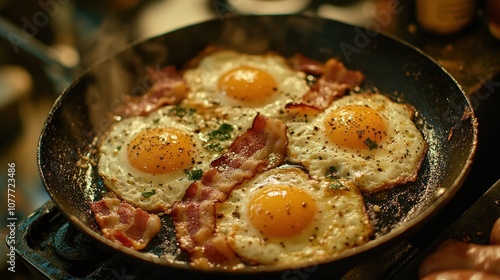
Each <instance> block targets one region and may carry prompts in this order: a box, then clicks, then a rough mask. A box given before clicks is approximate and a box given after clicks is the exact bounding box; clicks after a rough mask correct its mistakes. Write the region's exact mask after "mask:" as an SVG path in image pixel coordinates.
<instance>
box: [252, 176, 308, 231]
mask: <svg viewBox="0 0 500 280" xmlns="http://www.w3.org/2000/svg"><path fill="white" fill-rule="evenodd" d="M249 203H250V204H249V208H248V214H249V219H250V221H251V224H252V225H253V227H254V228H255V229H257V230H259V231H260V232H261V233H262V234H263V235H265V236H266V237H269V238H288V237H293V236H295V235H297V234H299V233H300V232H302V231H303V230H304V229H306V228H307V227H308V226H309V225H310V224H311V222H312V221H313V219H314V214H315V213H316V202H315V200H314V199H313V198H312V197H311V195H309V194H308V193H307V192H305V191H304V190H301V189H299V188H295V187H291V186H285V185H272V186H268V187H265V188H262V189H260V190H259V191H257V192H256V194H255V195H254V196H253V197H252V198H251V199H250V202H249Z"/></svg>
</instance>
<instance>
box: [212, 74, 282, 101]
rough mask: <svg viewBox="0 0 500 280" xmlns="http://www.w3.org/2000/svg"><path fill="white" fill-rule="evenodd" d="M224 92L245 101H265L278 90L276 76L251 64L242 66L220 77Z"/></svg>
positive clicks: (220, 86) (220, 85) (220, 87)
mask: <svg viewBox="0 0 500 280" xmlns="http://www.w3.org/2000/svg"><path fill="white" fill-rule="evenodd" d="M218 86H219V90H220V91H221V92H222V94H224V95H226V96H229V97H231V98H234V99H236V100H239V101H243V102H245V103H250V104H252V103H254V104H258V103H265V102H266V100H267V99H269V98H270V97H271V96H273V95H274V93H275V92H277V90H278V87H277V85H276V81H275V80H274V78H273V77H272V76H271V75H270V74H269V73H267V72H265V71H262V70H260V69H257V68H254V67H250V66H240V67H237V68H234V69H232V70H230V71H228V72H227V73H225V74H224V75H223V76H222V77H221V78H220V79H219V84H218Z"/></svg>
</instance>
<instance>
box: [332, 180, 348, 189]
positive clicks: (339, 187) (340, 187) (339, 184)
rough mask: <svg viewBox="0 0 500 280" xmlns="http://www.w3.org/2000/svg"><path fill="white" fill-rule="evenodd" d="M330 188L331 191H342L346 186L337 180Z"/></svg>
mask: <svg viewBox="0 0 500 280" xmlns="http://www.w3.org/2000/svg"><path fill="white" fill-rule="evenodd" d="M328 188H329V189H331V190H341V189H343V188H344V185H342V183H341V182H339V181H337V180H335V181H333V182H332V183H331V184H330V185H329V186H328Z"/></svg>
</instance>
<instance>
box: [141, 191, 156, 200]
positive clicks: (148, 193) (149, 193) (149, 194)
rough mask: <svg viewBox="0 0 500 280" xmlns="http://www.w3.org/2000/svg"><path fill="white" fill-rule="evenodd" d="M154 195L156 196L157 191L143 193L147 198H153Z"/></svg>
mask: <svg viewBox="0 0 500 280" xmlns="http://www.w3.org/2000/svg"><path fill="white" fill-rule="evenodd" d="M154 194H156V190H151V191H149V192H143V193H142V196H143V197H145V198H150V197H151V196H153V195H154Z"/></svg>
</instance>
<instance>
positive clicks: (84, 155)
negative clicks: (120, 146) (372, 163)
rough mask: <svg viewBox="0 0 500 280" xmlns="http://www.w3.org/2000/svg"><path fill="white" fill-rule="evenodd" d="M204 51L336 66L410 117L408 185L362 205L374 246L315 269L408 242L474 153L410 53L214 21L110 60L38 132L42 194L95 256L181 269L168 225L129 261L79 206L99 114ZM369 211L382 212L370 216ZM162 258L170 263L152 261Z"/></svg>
mask: <svg viewBox="0 0 500 280" xmlns="http://www.w3.org/2000/svg"><path fill="white" fill-rule="evenodd" d="M359 32H365V34H366V36H367V38H368V41H369V43H368V44H364V45H360V44H359V37H357V36H360V35H359V34H360V33H359ZM369 35H370V36H369ZM211 44H215V45H222V46H228V47H231V48H233V49H236V50H239V51H243V52H250V53H264V52H266V51H269V50H272V51H276V52H278V53H279V54H281V55H283V56H291V55H293V54H295V53H296V52H300V53H302V54H304V55H306V56H308V57H311V58H315V59H317V60H321V61H325V60H326V59H328V58H330V57H336V58H338V59H340V60H341V61H343V62H344V63H345V65H346V67H347V68H349V69H359V70H361V71H362V72H363V73H364V74H365V76H366V80H365V82H364V87H365V89H366V90H377V91H379V92H380V93H383V94H385V95H388V96H389V97H391V98H392V99H393V100H397V101H401V102H406V103H409V104H411V105H413V106H414V107H415V108H416V110H417V112H418V115H417V119H416V124H417V126H418V128H419V129H420V130H421V131H422V133H423V134H424V138H425V139H426V141H427V142H428V144H429V150H428V153H427V155H426V158H425V160H424V162H423V166H422V169H421V170H420V173H419V176H418V179H417V180H416V182H414V183H410V184H406V185H403V186H398V187H396V188H393V189H390V190H387V191H383V192H380V193H377V194H374V195H369V196H366V197H365V201H366V204H367V209H368V211H369V214H370V218H371V219H372V222H373V223H374V227H375V230H376V233H375V238H374V240H372V241H370V242H369V243H367V244H365V245H362V246H359V247H357V248H354V249H351V250H347V251H346V252H345V253H342V254H339V255H338V256H332V258H331V259H330V260H328V262H329V264H325V265H320V266H319V267H318V269H323V270H325V271H333V270H335V269H338V267H342V269H346V267H347V266H349V265H353V264H354V263H355V262H356V261H357V260H360V259H362V258H366V257H367V256H371V255H373V254H374V253H375V252H376V251H377V250H383V248H384V247H385V246H386V245H388V244H390V243H392V242H394V241H395V240H397V239H400V238H402V237H403V236H405V235H408V234H411V233H413V232H415V231H416V230H418V227H419V226H420V225H422V223H424V222H425V221H426V219H428V218H429V217H430V216H432V215H434V214H436V212H438V211H439V209H440V208H441V207H442V206H443V205H444V204H445V203H446V202H447V201H448V200H449V199H450V198H451V197H452V196H453V195H454V194H455V193H456V191H457V190H458V188H459V187H460V185H461V184H462V182H463V180H464V178H465V176H466V174H467V171H468V169H469V165H470V164H471V160H472V157H473V155H474V151H475V146H476V138H477V135H476V134H477V131H476V120H475V117H474V116H473V113H472V109H471V108H470V104H469V103H468V101H467V98H466V97H465V96H464V93H463V91H462V90H461V88H460V86H459V85H457V83H456V82H455V80H454V79H453V78H451V77H450V76H449V75H448V73H446V72H445V71H444V70H443V69H442V68H441V67H440V66H439V65H437V64H436V63H435V62H434V61H432V60H431V59H429V58H428V57H427V56H426V55H424V54H422V53H421V52H420V51H418V50H416V49H415V48H413V47H412V46H409V45H407V44H406V43H404V42H401V41H399V40H397V39H395V38H392V37H389V36H385V35H381V34H377V35H375V34H373V32H369V33H368V32H367V31H364V30H362V29H360V28H358V27H353V26H350V25H346V24H343V23H339V22H335V21H332V20H326V19H319V18H312V17H307V16H300V15H294V16H249V17H235V18H229V19H226V20H224V21H219V20H214V21H209V22H205V23H201V24H197V25H193V26H189V27H186V28H183V29H180V30H177V31H174V32H171V33H168V34H165V35H161V36H158V37H155V38H151V39H149V40H146V41H143V42H139V43H136V44H134V45H131V46H128V47H127V48H125V49H124V50H123V51H121V52H118V53H116V54H113V55H111V56H110V57H109V58H108V59H105V60H104V61H103V62H101V63H99V64H97V65H95V66H94V67H92V68H91V69H89V70H88V71H87V72H85V73H84V74H83V75H82V76H81V77H80V78H79V79H78V80H77V81H75V82H74V83H73V84H72V86H71V87H70V88H69V89H67V90H66V91H65V92H64V93H63V94H62V95H61V96H60V98H59V99H58V100H57V101H56V103H55V105H54V107H53V109H52V111H51V113H50V115H49V117H48V119H47V121H46V123H45V126H44V129H43V131H42V134H41V137H40V142H39V154H38V162H39V170H40V173H41V177H42V180H43V182H44V185H45V187H46V189H47V191H48V192H49V194H50V195H51V197H52V199H53V200H54V202H55V203H56V205H57V206H58V207H59V208H60V209H61V211H62V212H63V213H64V214H65V215H66V216H67V217H68V219H69V220H70V221H71V222H72V223H73V224H74V225H75V226H76V227H77V228H79V229H80V230H82V231H83V232H85V233H87V234H88V235H90V236H92V237H93V238H95V239H96V240H97V241H99V242H100V243H102V244H103V245H104V246H105V247H107V248H109V249H111V250H114V251H115V252H117V253H120V254H124V255H126V256H128V257H132V258H133V259H138V260H142V261H145V262H146V263H151V264H154V265H157V266H166V267H169V268H172V267H174V268H180V269H181V270H184V269H186V268H187V269H189V267H188V266H187V265H186V262H185V261H186V259H187V256H186V255H185V254H184V253H182V252H179V251H178V250H177V246H176V242H175V233H174V230H173V229H174V227H173V224H172V222H171V220H170V218H169V216H164V217H162V224H163V228H162V231H161V232H160V234H159V236H158V237H157V238H156V239H154V240H153V241H152V243H151V245H150V246H149V247H148V248H149V249H148V252H136V251H133V250H131V249H128V248H123V247H121V246H119V245H117V244H114V243H113V242H111V241H109V240H107V239H105V238H104V237H103V236H101V234H100V231H99V229H98V227H97V225H96V224H95V221H94V218H93V217H92V213H91V212H90V208H89V203H91V202H92V201H96V200H99V199H100V198H102V196H103V195H104V194H105V193H106V189H105V188H104V186H103V183H102V181H101V179H100V178H99V176H98V175H97V170H96V163H97V160H98V159H97V153H96V148H97V145H98V143H99V141H100V139H101V136H102V134H103V132H104V131H106V129H107V128H108V127H109V125H110V124H111V123H112V120H111V119H110V118H109V115H108V112H110V111H112V109H113V108H114V107H113V106H116V102H118V101H119V100H120V98H121V96H123V95H125V94H140V93H142V92H144V91H145V90H146V89H147V88H148V86H150V85H148V84H147V83H145V82H144V81H145V77H146V75H147V74H146V73H145V67H146V66H150V67H153V68H156V67H161V66H165V65H169V64H175V65H177V66H178V67H179V68H180V67H182V65H183V63H184V62H185V61H187V60H188V59H190V58H192V57H193V56H195V55H196V54H197V53H198V52H199V51H201V50H202V49H204V48H205V47H206V46H207V45H211ZM374 206H376V207H380V209H382V210H383V211H380V212H375V211H374V210H373V209H374ZM165 252H167V255H170V254H172V255H173V256H174V257H175V259H176V262H175V263H171V261H169V260H165V259H163V258H157V257H154V255H164V254H165ZM333 263H337V264H339V265H332V264H333ZM264 270H265V269H264ZM257 271H260V269H257Z"/></svg>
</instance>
